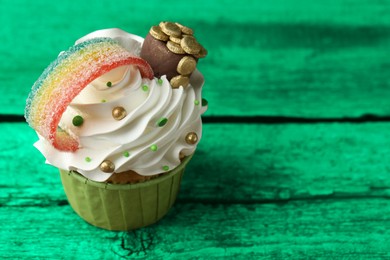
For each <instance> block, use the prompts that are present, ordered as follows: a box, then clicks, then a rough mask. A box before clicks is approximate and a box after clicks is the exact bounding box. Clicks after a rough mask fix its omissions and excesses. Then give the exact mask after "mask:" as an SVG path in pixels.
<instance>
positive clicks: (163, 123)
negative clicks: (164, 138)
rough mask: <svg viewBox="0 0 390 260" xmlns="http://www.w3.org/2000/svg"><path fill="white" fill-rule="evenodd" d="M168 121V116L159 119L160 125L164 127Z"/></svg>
mask: <svg viewBox="0 0 390 260" xmlns="http://www.w3.org/2000/svg"><path fill="white" fill-rule="evenodd" d="M167 122H168V118H166V117H162V118H160V119H159V120H158V121H157V125H158V126H159V127H163V126H164V125H165V124H166V123H167Z"/></svg>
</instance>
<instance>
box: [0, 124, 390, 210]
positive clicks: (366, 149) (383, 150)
mask: <svg viewBox="0 0 390 260" xmlns="http://www.w3.org/2000/svg"><path fill="white" fill-rule="evenodd" d="M388 129H390V124H389V123H373V124H308V125H305V124H301V125H299V124H298V125H293V124H291V125H290V124H289V125H234V124H231V125H229V124H226V125H214V124H209V125H205V126H204V137H203V139H202V141H201V142H200V144H199V148H198V150H197V153H196V154H195V156H194V157H193V159H192V161H191V162H190V164H189V166H188V168H187V170H186V173H185V174H184V177H183V182H182V186H181V191H180V194H179V200H181V201H183V202H184V201H187V202H190V201H197V202H199V201H204V202H205V203H209V202H213V201H214V202H216V203H253V202H264V201H280V200H282V201H283V200H296V199H307V198H351V197H354V198H357V197H389V196H390V178H388V176H389V172H390V166H389V164H388V163H387V161H386V159H385V158H388V157H389V154H390V131H388ZM0 135H1V136H2V137H3V138H1V139H0V147H3V149H2V150H1V151H0V172H2V173H3V174H2V177H1V178H0V189H1V192H0V204H1V205H2V206H12V205H25V206H31V205H53V204H63V203H65V196H64V193H63V190H62V187H61V182H60V179H59V175H58V173H57V170H56V169H55V168H53V167H51V166H46V165H44V158H43V157H42V156H41V154H40V153H39V152H38V151H37V150H36V149H35V148H34V147H33V146H32V143H33V142H34V140H36V137H35V133H34V132H33V130H31V129H30V128H28V126H27V125H26V124H18V123H15V124H4V123H3V124H1V127H0Z"/></svg>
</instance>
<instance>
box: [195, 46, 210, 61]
mask: <svg viewBox="0 0 390 260" xmlns="http://www.w3.org/2000/svg"><path fill="white" fill-rule="evenodd" d="M206 56H207V50H206V49H205V48H204V47H203V46H202V45H201V46H200V51H199V53H197V54H194V57H195V58H198V59H201V58H204V57H206Z"/></svg>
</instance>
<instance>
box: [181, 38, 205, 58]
mask: <svg viewBox="0 0 390 260" xmlns="http://www.w3.org/2000/svg"><path fill="white" fill-rule="evenodd" d="M180 46H181V47H182V48H183V50H184V51H185V52H187V53H188V54H198V53H199V51H200V49H201V46H200V44H199V43H198V41H197V40H196V39H195V37H192V36H185V37H183V39H181V42H180Z"/></svg>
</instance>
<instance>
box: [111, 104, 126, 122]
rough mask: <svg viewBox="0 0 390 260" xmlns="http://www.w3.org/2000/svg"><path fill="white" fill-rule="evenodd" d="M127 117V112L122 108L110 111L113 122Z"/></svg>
mask: <svg viewBox="0 0 390 260" xmlns="http://www.w3.org/2000/svg"><path fill="white" fill-rule="evenodd" d="M126 115H127V112H126V109H124V108H123V107H114V109H113V110H112V117H113V118H114V119H115V120H118V121H119V120H122V119H123V118H125V117H126Z"/></svg>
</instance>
